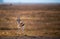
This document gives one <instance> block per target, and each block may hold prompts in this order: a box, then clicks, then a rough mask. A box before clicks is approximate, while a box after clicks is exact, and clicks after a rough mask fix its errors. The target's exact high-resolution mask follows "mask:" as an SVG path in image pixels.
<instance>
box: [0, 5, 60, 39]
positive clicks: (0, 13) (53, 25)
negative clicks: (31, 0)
mask: <svg viewBox="0 0 60 39" xmlns="http://www.w3.org/2000/svg"><path fill="white" fill-rule="evenodd" d="M18 16H20V18H21V20H22V21H23V22H24V23H25V30H24V34H26V35H25V36H27V35H28V36H60V6H58V5H53V4H52V5H44V4H43V5H42V6H41V5H40V4H38V5H12V6H10V5H0V36H17V35H19V36H20V35H22V34H21V33H22V31H19V33H17V31H18V27H17V23H16V19H17V17H18ZM34 38H35V37H34Z"/></svg>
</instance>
